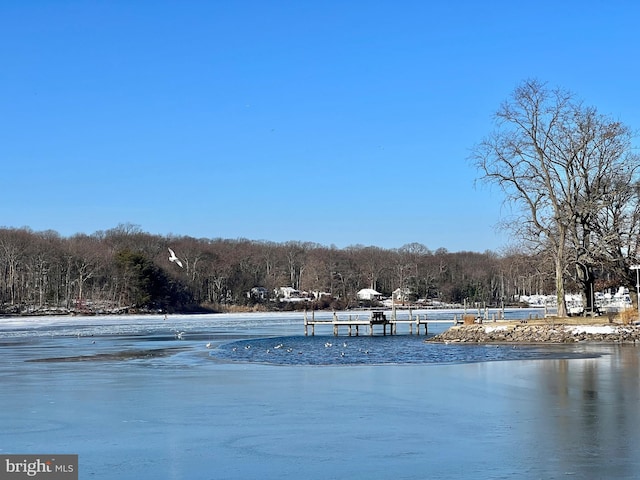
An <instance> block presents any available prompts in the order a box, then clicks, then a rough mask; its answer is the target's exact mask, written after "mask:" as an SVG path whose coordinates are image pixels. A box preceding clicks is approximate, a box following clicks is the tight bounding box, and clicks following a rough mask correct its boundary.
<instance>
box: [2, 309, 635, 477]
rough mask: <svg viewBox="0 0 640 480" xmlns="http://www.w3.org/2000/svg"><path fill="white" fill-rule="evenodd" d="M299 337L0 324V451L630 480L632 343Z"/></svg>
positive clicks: (271, 332)
mask: <svg viewBox="0 0 640 480" xmlns="http://www.w3.org/2000/svg"><path fill="white" fill-rule="evenodd" d="M518 313H519V314H522V315H526V314H527V312H518ZM441 314H442V315H443V316H445V315H449V316H451V315H452V312H450V311H449V312H441ZM327 315H329V314H327ZM437 315H438V312H429V316H430V318H433V316H437ZM443 318H444V317H443ZM444 328H447V326H446V325H438V327H437V328H430V331H431V332H432V333H436V332H437V331H438V330H442V329H444ZM303 331H304V330H303V321H302V315H301V314H246V315H201V316H170V317H169V318H168V319H166V320H165V319H164V318H163V317H162V316H145V317H134V316H131V317H72V318H71V317H69V318H67V317H65V318H16V319H12V318H2V319H0V347H1V348H2V362H0V382H1V385H2V389H1V390H0V425H1V426H2V428H0V453H3V454H9V453H24V454H28V453H32V454H40V453H71V454H78V455H79V466H80V478H82V479H85V478H96V479H113V478H119V479H212V480H213V479H215V480H220V479H258V478H259V479H265V478H276V477H281V478H301V479H346V478H365V479H389V478H393V479H425V478H437V479H463V478H464V479H467V478H482V479H507V478H509V479H510V478H524V479H560V478H579V479H601V478H616V479H632V478H633V479H636V478H640V456H639V455H637V452H636V448H637V446H638V445H640V433H639V429H638V425H640V413H639V410H640V409H639V406H640V355H639V352H640V350H638V349H637V348H636V347H633V346H612V345H584V344H581V345H572V346H561V347H542V348H516V349H513V348H510V347H495V346H469V345H467V346H455V345H432V344H425V343H424V342H423V340H424V336H421V337H417V336H409V335H399V336H395V337H381V336H377V337H368V336H366V335H365V336H360V337H347V336H340V337H337V338H336V337H333V335H331V334H330V327H329V328H328V329H327V331H326V332H321V331H319V330H316V336H315V337H304V336H303V335H302V333H303ZM207 344H209V348H208V347H207ZM329 344H330V345H329Z"/></svg>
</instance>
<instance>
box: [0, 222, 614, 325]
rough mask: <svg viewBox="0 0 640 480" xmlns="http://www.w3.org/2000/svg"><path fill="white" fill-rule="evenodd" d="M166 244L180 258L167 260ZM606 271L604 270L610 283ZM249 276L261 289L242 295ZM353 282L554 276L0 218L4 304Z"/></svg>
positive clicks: (211, 307) (137, 302)
mask: <svg viewBox="0 0 640 480" xmlns="http://www.w3.org/2000/svg"><path fill="white" fill-rule="evenodd" d="M169 247H171V248H172V249H173V250H174V251H175V252H176V255H177V256H178V257H179V258H180V260H181V262H182V264H183V267H180V266H179V265H177V264H176V263H173V262H170V261H169V252H168V248H169ZM617 280H619V279H614V278H611V277H608V281H610V282H611V283H612V284H614V283H616V281H617ZM283 286H289V287H293V288H295V289H297V290H300V291H303V292H308V295H309V301H308V302H307V301H305V302H298V303H293V302H278V301H277V298H276V295H275V293H274V292H275V290H276V289H277V288H278V287H283ZM254 287H263V290H262V291H263V292H267V293H268V294H267V295H266V296H261V295H251V290H252V289H253V288H254ZM362 288H373V289H376V290H377V291H379V292H380V293H382V294H383V295H385V296H390V295H391V293H392V292H393V291H394V290H396V289H401V290H402V291H405V292H407V296H406V297H405V298H404V299H403V300H404V301H405V302H410V301H416V300H418V299H428V300H430V301H432V302H444V303H463V302H465V301H466V302H468V303H469V304H473V303H476V302H479V303H482V304H485V303H486V304H487V305H500V304H501V303H502V302H505V303H510V302H512V301H513V300H514V298H516V297H517V295H520V294H535V293H541V294H542V293H546V294H549V293H553V288H554V280H553V267H552V264H550V263H549V262H548V261H545V259H544V258H542V257H535V256H527V255H523V254H521V253H504V254H502V255H498V254H496V253H494V252H484V253H475V252H456V253H451V252H448V251H446V250H445V249H438V250H435V251H431V250H429V249H428V248H427V247H426V246H424V245H422V244H419V243H412V244H408V245H405V246H403V247H401V248H398V249H382V248H378V247H374V246H360V245H357V246H352V247H348V248H344V249H338V248H335V247H326V246H322V245H319V244H315V243H305V242H293V241H292V242H286V243H272V242H264V241H260V242H258V241H251V240H246V239H235V240H228V239H202V238H201V239H196V238H192V237H187V236H158V235H152V234H148V233H145V232H142V231H141V230H140V229H139V228H138V227H136V226H133V225H120V226H118V227H116V228H113V229H111V230H107V231H101V232H96V233H95V234H92V235H84V234H79V235H75V236H72V237H68V238H67V237H61V236H60V235H59V234H58V233H56V232H54V231H45V232H34V231H31V230H29V229H26V228H21V229H13V228H2V229H0V306H1V310H2V312H4V313H13V314H17V313H38V312H43V313H44V312H47V313H51V312H56V311H58V312H61V313H66V312H84V313H87V312H105V313H114V312H131V311H168V312H173V311H182V312H188V311H224V310H227V309H230V308H233V307H239V306H242V307H245V308H268V309H275V308H302V304H304V305H306V306H307V307H310V303H312V305H313V308H336V309H337V308H352V307H356V306H358V305H359V302H358V300H357V296H356V293H357V292H358V291H359V290H360V289H362ZM320 292H324V293H326V294H328V295H320V294H319V293H320ZM314 293H315V295H314ZM256 306H260V307H256Z"/></svg>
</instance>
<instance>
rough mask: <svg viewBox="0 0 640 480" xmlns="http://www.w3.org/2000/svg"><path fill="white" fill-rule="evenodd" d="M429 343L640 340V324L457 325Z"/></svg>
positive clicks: (497, 323)
mask: <svg viewBox="0 0 640 480" xmlns="http://www.w3.org/2000/svg"><path fill="white" fill-rule="evenodd" d="M426 341H427V342H441V343H576V342H602V343H636V342H639V343H640V327H638V326H636V325H616V324H589V325H580V324H577V325H566V324H535V325H530V324H527V323H519V324H514V323H504V324H503V323H501V322H494V323H488V324H479V325H478V324H476V325H456V326H453V327H451V328H450V329H448V330H447V331H445V332H443V333H441V334H439V335H435V336H434V337H431V338H429V339H428V340H426Z"/></svg>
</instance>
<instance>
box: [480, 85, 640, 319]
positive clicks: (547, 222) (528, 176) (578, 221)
mask: <svg viewBox="0 0 640 480" xmlns="http://www.w3.org/2000/svg"><path fill="white" fill-rule="evenodd" d="M495 127H496V128H495V130H494V132H493V133H492V134H490V135H489V136H488V137H486V138H485V139H484V140H483V141H482V142H481V143H480V144H478V145H477V146H476V147H475V148H474V150H473V154H472V158H473V160H474V162H475V165H476V166H477V167H478V169H479V170H480V171H481V172H482V177H481V179H482V180H483V181H485V182H488V183H491V184H496V185H498V186H499V187H500V188H501V189H502V191H503V192H504V194H505V196H506V201H507V202H509V203H511V205H512V206H513V208H514V210H515V211H516V212H517V213H518V215H519V216H518V218H517V219H516V220H515V221H513V222H511V223H510V225H509V227H510V228H511V229H513V230H514V232H515V233H516V234H517V236H518V237H519V238H520V239H522V240H525V241H526V242H527V243H528V244H529V245H530V246H532V247H533V248H534V249H537V250H539V251H542V250H547V251H550V252H551V253H552V256H553V259H554V269H555V284H556V293H557V301H558V315H559V316H565V315H566V314H567V311H566V305H565V287H564V285H565V284H564V280H565V275H566V274H567V273H568V272H570V271H573V272H574V274H575V277H576V279H577V280H578V282H579V283H580V284H581V285H582V287H583V291H584V293H585V297H586V301H587V304H586V306H587V308H589V307H591V306H592V303H591V300H592V292H593V282H594V275H593V269H594V266H595V265H597V262H598V261H599V258H602V257H601V256H599V255H598V253H599V251H601V250H602V249H603V245H602V243H601V240H602V239H604V238H605V237H606V236H609V235H611V234H612V232H610V231H608V230H609V228H610V226H607V225H605V224H603V223H602V212H603V211H605V209H606V208H609V207H612V206H613V205H615V204H616V203H617V202H620V200H621V197H620V195H622V193H623V189H621V188H617V189H616V188H613V185H620V184H621V183H622V184H624V185H629V184H631V183H632V182H633V181H634V180H633V179H634V176H635V174H636V170H637V168H638V158H637V156H636V155H634V154H632V153H631V139H632V133H631V131H630V129H629V128H628V127H626V126H625V125H623V124H622V123H620V122H618V121H614V120H612V119H611V118H609V117H606V116H602V115H599V114H598V113H597V111H596V109H595V108H593V107H586V106H584V105H583V104H582V102H580V101H578V100H577V99H576V98H575V96H574V95H573V94H572V93H570V92H568V91H566V90H563V89H559V88H556V89H551V88H548V87H547V85H546V84H545V83H542V82H539V81H537V80H528V81H525V82H523V83H522V84H521V85H519V86H518V87H517V88H516V89H515V91H514V92H513V93H512V95H511V97H510V98H509V99H508V100H507V101H506V102H504V103H503V104H502V105H501V107H500V108H499V109H498V111H497V113H496V116H495ZM625 192H626V190H625ZM619 194H620V195H619ZM589 292H590V293H591V294H590V295H586V294H587V293H589Z"/></svg>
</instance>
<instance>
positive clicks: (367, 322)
mask: <svg viewBox="0 0 640 480" xmlns="http://www.w3.org/2000/svg"><path fill="white" fill-rule="evenodd" d="M456 322H457V320H456V317H455V316H454V318H453V319H452V320H429V319H427V315H426V314H425V315H422V316H420V315H416V316H415V318H413V315H412V314H411V313H410V314H409V318H408V319H405V320H399V319H397V318H396V316H395V314H394V313H392V314H390V315H387V313H386V312H383V311H377V310H374V311H372V312H363V313H359V314H348V315H346V316H345V315H343V316H342V318H340V317H339V316H338V314H337V313H336V312H334V313H333V318H332V319H330V320H327V319H325V320H316V319H315V315H314V312H313V311H312V312H311V318H309V316H308V315H307V312H306V311H305V312H304V334H305V335H309V330H310V331H311V335H315V333H316V325H325V326H327V325H331V326H332V327H333V334H334V335H335V336H338V335H339V334H340V329H341V328H343V327H344V328H343V331H344V329H345V328H346V329H347V334H348V335H349V336H352V335H354V334H355V336H358V335H359V334H360V327H364V329H365V330H367V333H368V334H369V335H373V334H374V328H375V327H377V326H380V327H382V335H387V326H388V327H389V329H388V330H389V335H397V334H398V329H397V327H398V325H402V324H405V325H408V326H409V335H413V327H414V326H415V327H416V328H415V329H416V335H420V331H421V330H422V328H421V327H424V334H425V335H427V333H428V331H429V324H430V323H449V324H454V323H456Z"/></svg>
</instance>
